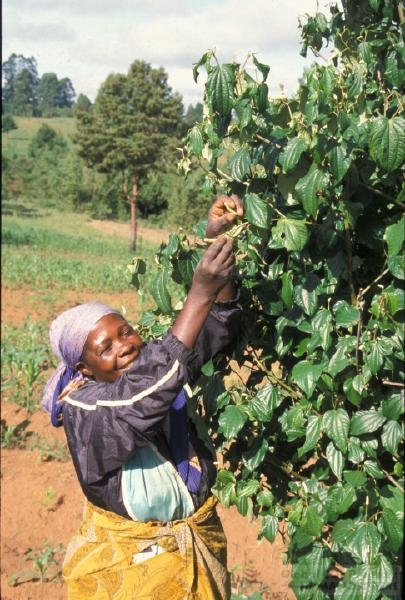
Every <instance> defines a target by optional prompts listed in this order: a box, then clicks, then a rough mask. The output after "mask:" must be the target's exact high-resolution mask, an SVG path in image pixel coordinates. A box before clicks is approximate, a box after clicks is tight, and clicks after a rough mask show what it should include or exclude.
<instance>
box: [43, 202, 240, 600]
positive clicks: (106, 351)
mask: <svg viewBox="0 0 405 600" xmlns="http://www.w3.org/2000/svg"><path fill="white" fill-rule="evenodd" d="M227 207H230V208H231V209H232V211H233V212H228V210H227ZM242 214H243V207H242V203H241V201H240V199H239V198H238V197H236V196H231V197H229V198H228V197H220V198H218V199H217V200H216V202H215V203H214V204H213V206H212V207H211V210H210V212H209V215H208V224H207V232H206V234H207V237H210V238H213V237H217V236H219V235H220V234H221V233H223V232H224V231H225V230H226V229H227V228H228V227H229V226H230V225H231V224H232V223H233V221H234V220H235V219H236V217H237V216H242ZM234 260H235V259H234V255H233V249H232V241H231V240H229V239H227V238H225V237H218V238H217V240H216V241H215V242H214V243H213V244H212V245H211V246H210V247H209V248H208V249H207V250H206V252H205V253H204V255H203V257H202V259H201V260H200V262H199V263H198V265H197V267H196V270H195V273H194V277H193V281H192V285H191V288H190V290H189V293H188V295H187V298H186V300H185V302H184V305H183V308H182V310H181V311H180V313H179V315H178V316H177V318H176V321H175V323H174V324H173V326H172V328H171V330H169V331H168V333H167V334H166V335H165V336H164V337H163V338H162V339H161V340H152V341H150V342H149V343H147V344H144V343H143V342H142V340H141V339H140V337H139V335H138V334H137V333H136V332H135V331H134V329H133V328H132V327H131V326H130V325H129V323H127V321H126V320H125V319H124V318H123V317H122V316H121V315H120V314H119V313H118V312H117V311H115V310H114V309H113V308H111V307H108V306H105V305H104V304H101V303H99V302H91V303H87V304H84V305H79V306H76V307H74V308H72V309H70V310H68V311H66V312H64V313H62V315H60V316H59V317H58V318H57V319H56V320H55V321H54V322H53V323H52V325H51V329H50V338H51V344H52V348H53V350H54V352H55V354H56V356H58V358H59V359H60V364H59V366H58V368H57V370H56V372H55V373H54V375H53V376H52V377H51V379H50V381H49V382H48V384H47V386H46V388H45V392H44V399H43V406H44V408H45V409H46V410H48V412H49V413H50V414H51V418H52V422H53V423H54V424H55V425H58V424H62V423H63V426H64V428H65V431H66V436H67V441H68V445H69V449H70V452H71V455H72V459H73V462H74V466H75V469H76V472H77V476H78V479H79V482H80V484H81V487H82V489H83V492H84V494H85V497H86V505H85V511H84V517H83V522H82V524H81V527H80V531H79V533H78V535H77V536H76V537H75V538H74V539H73V540H72V542H71V544H70V545H69V547H68V550H67V554H66V557H65V562H64V568H63V575H64V578H65V580H66V582H67V585H68V598H69V600H86V599H87V598H89V599H90V598H91V599H93V600H104V599H105V600H106V599H116V600H121V599H122V600H124V599H131V600H132V599H135V598H136V599H137V600H140V599H142V598H144V599H147V598H154V599H160V598H161V599H162V600H163V599H165V600H169V599H170V600H182V599H184V598H193V599H201V600H220V599H226V598H229V595H230V583H229V574H228V572H227V569H226V540H225V536H224V533H223V530H222V527H221V524H220V521H219V519H218V516H217V514H216V508H215V505H216V501H215V499H214V497H213V496H212V494H211V491H210V490H211V487H212V485H213V483H214V481H215V467H214V464H213V456H212V455H211V453H210V451H209V450H208V449H207V448H206V447H205V446H204V444H203V443H202V441H201V440H199V438H198V436H197V433H196V431H195V429H194V427H193V426H192V423H191V422H190V421H189V419H188V417H187V393H188V390H189V386H190V385H192V384H193V383H194V382H195V381H196V379H197V378H198V376H199V375H200V370H201V366H202V365H203V364H204V363H205V362H206V361H207V360H209V359H210V358H212V357H213V356H215V354H217V353H218V352H219V351H220V350H222V349H224V348H225V347H226V346H227V345H228V344H229V343H230V342H231V341H232V340H233V339H234V337H235V335H236V333H237V330H238V325H239V322H240V307H239V305H238V304H237V298H235V296H236V289H235V287H234V283H233V279H232V272H233V267H234Z"/></svg>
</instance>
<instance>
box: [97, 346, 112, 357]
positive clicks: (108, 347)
mask: <svg viewBox="0 0 405 600" xmlns="http://www.w3.org/2000/svg"><path fill="white" fill-rule="evenodd" d="M110 350H111V346H110V345H109V346H104V348H101V350H100V356H102V355H103V354H107V353H108V352H109V351H110Z"/></svg>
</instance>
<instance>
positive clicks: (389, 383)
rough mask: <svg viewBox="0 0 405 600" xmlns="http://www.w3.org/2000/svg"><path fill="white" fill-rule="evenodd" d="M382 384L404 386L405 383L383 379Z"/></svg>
mask: <svg viewBox="0 0 405 600" xmlns="http://www.w3.org/2000/svg"><path fill="white" fill-rule="evenodd" d="M382 383H383V385H391V386H392V387H399V388H405V383H400V382H397V381H383V382H382Z"/></svg>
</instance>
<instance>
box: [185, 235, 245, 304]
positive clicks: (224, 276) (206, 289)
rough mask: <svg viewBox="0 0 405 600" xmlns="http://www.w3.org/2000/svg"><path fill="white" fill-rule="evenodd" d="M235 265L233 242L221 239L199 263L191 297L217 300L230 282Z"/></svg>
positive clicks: (206, 252) (211, 246)
mask: <svg viewBox="0 0 405 600" xmlns="http://www.w3.org/2000/svg"><path fill="white" fill-rule="evenodd" d="M234 264H235V256H234V254H233V240H231V239H230V238H226V237H219V238H218V239H217V240H215V242H213V243H212V244H211V245H210V246H209V247H208V249H207V250H206V251H205V253H204V254H203V256H202V258H201V260H200V262H199V263H198V265H197V267H196V269H195V272H194V277H193V282H192V285H191V289H190V291H189V296H190V295H191V296H193V297H195V296H197V297H200V298H201V299H202V298H207V299H215V298H216V296H217V294H218V292H219V291H220V290H221V289H222V288H223V287H224V285H225V284H226V283H228V281H229V280H230V278H231V276H232V272H233V267H234Z"/></svg>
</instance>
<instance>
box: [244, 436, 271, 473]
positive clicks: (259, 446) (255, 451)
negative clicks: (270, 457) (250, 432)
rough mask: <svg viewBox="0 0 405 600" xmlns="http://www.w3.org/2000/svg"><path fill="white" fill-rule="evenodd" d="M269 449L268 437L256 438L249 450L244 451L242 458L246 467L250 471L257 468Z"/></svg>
mask: <svg viewBox="0 0 405 600" xmlns="http://www.w3.org/2000/svg"><path fill="white" fill-rule="evenodd" d="M268 449H269V442H268V441H267V440H266V438H255V439H254V440H253V443H252V445H251V447H250V448H249V450H247V451H246V452H243V453H242V460H243V464H244V465H245V467H247V468H248V469H249V471H254V470H255V469H257V468H258V467H259V466H260V465H261V464H262V462H263V460H264V457H265V456H266V453H267V450H268Z"/></svg>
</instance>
